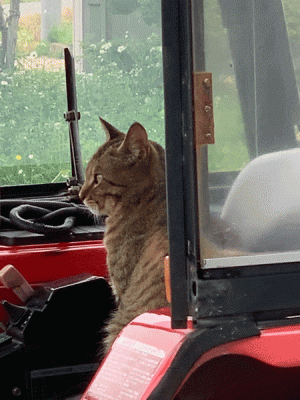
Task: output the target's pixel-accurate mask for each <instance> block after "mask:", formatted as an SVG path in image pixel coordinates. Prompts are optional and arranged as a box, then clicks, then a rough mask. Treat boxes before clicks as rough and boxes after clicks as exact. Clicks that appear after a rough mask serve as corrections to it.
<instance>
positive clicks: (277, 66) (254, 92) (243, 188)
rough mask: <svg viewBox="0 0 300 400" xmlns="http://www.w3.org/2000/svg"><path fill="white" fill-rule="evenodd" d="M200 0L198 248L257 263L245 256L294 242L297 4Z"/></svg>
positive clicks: (295, 246) (299, 213) (298, 158)
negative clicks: (204, 137) (202, 97)
mask: <svg viewBox="0 0 300 400" xmlns="http://www.w3.org/2000/svg"><path fill="white" fill-rule="evenodd" d="M204 4H205V7H204V16H205V19H204V21H205V50H206V52H205V57H206V70H208V71H211V72H212V73H213V96H214V117H215V140H216V144H215V145H211V146H209V148H208V159H209V161H208V165H209V187H210V189H209V196H210V198H209V204H210V206H209V209H210V223H209V225H210V226H209V228H208V229H207V230H206V234H205V235H204V236H205V237H207V238H208V242H205V241H202V243H201V245H202V248H201V254H202V258H204V259H209V258H214V257H216V258H223V257H231V256H235V255H236V256H240V257H241V259H243V261H241V265H245V264H246V263H247V264H249V263H250V264H251V263H255V264H257V263H260V262H261V263H265V262H267V261H266V260H265V261H264V260H263V259H262V258H260V261H258V260H257V259H255V257H253V256H255V255H259V257H262V255H263V254H264V253H271V252H286V251H291V250H299V249H300V233H299V232H300V229H299V228H300V208H299V199H300V189H299V188H300V149H298V147H299V144H298V141H299V122H300V107H299V87H300V68H299V60H300V47H299V43H300V13H299V7H298V5H297V2H296V1H294V0H284V1H283V2H281V0H265V1H261V2H257V1H246V0H242V1H236V0H218V1H217V0H215V1H214V0H213V1H211V0H210V1H205V2H204ZM242 256H247V260H246V259H244V258H243V257H242ZM251 257H252V258H253V262H251V261H249V260H250V258H251ZM269 262H270V261H269ZM273 262H276V260H274V261H273ZM243 263H244V264H243ZM217 264H218V265H219V266H220V265H221V264H222V262H220V260H217V261H216V262H213V260H206V266H217ZM222 265H226V262H225V264H222ZM228 265H230V264H228Z"/></svg>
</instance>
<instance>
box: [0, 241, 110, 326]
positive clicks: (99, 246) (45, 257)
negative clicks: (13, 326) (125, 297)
mask: <svg viewBox="0 0 300 400" xmlns="http://www.w3.org/2000/svg"><path fill="white" fill-rule="evenodd" d="M7 264H12V265H13V266H14V267H16V268H17V270H18V271H19V272H20V273H21V274H22V275H23V276H24V277H25V279H26V280H27V281H28V282H29V283H30V284H32V285H33V286H35V285H36V284H41V283H43V282H50V281H53V280H56V279H60V278H65V277H68V276H73V275H78V274H81V273H83V272H86V273H90V274H93V275H96V276H104V277H107V268H106V251H105V247H104V244H103V241H102V240H94V241H86V242H84V241H81V242H65V243H49V244H40V245H24V246H0V269H2V268H3V267H5V265H7ZM4 299H5V300H8V301H12V302H14V303H15V304H20V300H19V299H17V297H16V296H15V295H14V293H13V292H12V291H11V290H8V289H6V288H5V287H3V286H0V300H4ZM0 321H2V322H3V321H6V313H5V311H4V309H3V307H2V306H1V305H0Z"/></svg>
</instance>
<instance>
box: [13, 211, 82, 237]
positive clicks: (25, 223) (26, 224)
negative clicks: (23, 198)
mask: <svg viewBox="0 0 300 400" xmlns="http://www.w3.org/2000/svg"><path fill="white" fill-rule="evenodd" d="M75 209H76V208H75V207H74V209H73V211H74V210H75ZM58 211H61V210H58ZM49 214H51V211H50V210H49V209H45V208H42V207H36V206H33V205H29V204H25V205H24V204H23V205H20V206H18V207H15V208H13V209H12V210H11V211H10V213H9V218H10V220H11V221H12V222H13V223H14V224H15V225H16V226H17V227H18V228H20V229H23V230H26V231H29V232H35V233H42V234H47V233H54V232H56V233H57V232H64V231H68V230H70V229H71V228H73V226H74V224H75V220H76V217H75V216H67V217H66V218H65V220H64V222H63V224H61V225H47V224H45V223H43V222H38V221H36V220H35V219H32V217H35V218H36V217H37V216H38V217H45V216H46V215H49Z"/></svg>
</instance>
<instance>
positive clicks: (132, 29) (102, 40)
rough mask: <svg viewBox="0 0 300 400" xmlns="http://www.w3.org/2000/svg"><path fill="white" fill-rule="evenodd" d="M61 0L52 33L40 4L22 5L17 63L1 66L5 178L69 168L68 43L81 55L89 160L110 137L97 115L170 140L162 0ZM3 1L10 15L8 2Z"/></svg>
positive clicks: (0, 177) (42, 178)
mask: <svg viewBox="0 0 300 400" xmlns="http://www.w3.org/2000/svg"><path fill="white" fill-rule="evenodd" d="M47 1H48V2H50V3H51V1H50V0H47ZM47 1H45V2H44V4H47ZM56 1H57V3H61V7H62V13H61V22H60V23H59V24H57V21H56V22H55V24H53V25H52V26H50V27H49V26H48V28H49V29H48V33H47V34H46V36H45V29H42V26H43V21H42V20H41V15H42V10H41V6H42V5H41V3H38V2H35V3H30V2H29V3H27V2H26V3H21V4H20V11H21V17H20V20H19V30H18V40H17V53H16V61H15V69H14V71H9V70H8V69H6V68H5V66H4V65H3V64H2V66H0V68H1V70H0V107H1V121H0V149H1V151H0V171H1V172H0V185H15V184H36V183H50V182H59V181H65V180H66V178H67V177H68V176H69V175H70V174H71V168H70V154H69V153H70V149H69V141H68V125H67V123H66V122H65V121H64V118H63V114H64V112H66V110H67V100H66V90H65V72H64V60H63V48H64V47H65V46H66V45H67V46H69V47H70V48H71V50H73V52H75V57H76V60H77V67H78V71H77V76H76V80H77V98H78V110H79V111H80V112H81V119H80V121H79V132H80V142H81V147H82V155H83V161H84V163H85V162H87V160H88V159H89V158H90V156H91V155H92V154H93V153H94V152H95V150H96V148H98V147H99V146H100V145H101V144H102V143H103V141H104V140H105V134H104V132H103V131H102V130H101V127H100V123H99V118H98V117H99V116H101V117H102V118H104V119H106V120H108V121H109V122H110V123H112V124H113V125H114V126H116V127H118V128H119V129H120V130H124V131H126V130H127V129H128V128H129V126H130V125H131V124H132V123H133V122H134V121H139V122H140V123H142V124H143V125H144V126H145V128H146V129H147V131H148V133H149V136H150V138H151V139H152V140H156V141H158V142H160V143H161V144H164V108H163V84H162V47H161V33H160V30H161V28H160V23H161V22H160V1H157V0H156V1H143V4H140V3H137V2H133V1H130V0H128V1H123V2H122V4H121V2H119V1H110V2H103V1H100V0H99V1H93V2H81V1H79V0H78V1H77V0H74V1H73V0H61V1H60V0H56ZM4 3H5V2H4ZM8 3H9V2H8ZM51 4H52V3H51ZM104 4H105V5H104ZM73 5H74V6H75V8H74V9H73ZM3 8H4V16H5V17H7V16H8V14H9V4H4V5H3ZM100 22H101V23H100ZM47 24H49V19H48V20H47ZM103 26H105V29H103ZM44 28H45V27H44ZM100 28H101V29H100ZM41 34H42V36H43V37H41ZM0 59H1V57H0Z"/></svg>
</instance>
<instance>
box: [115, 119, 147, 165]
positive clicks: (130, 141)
mask: <svg viewBox="0 0 300 400" xmlns="http://www.w3.org/2000/svg"><path fill="white" fill-rule="evenodd" d="M124 150H125V151H130V153H132V154H133V155H134V156H135V157H139V156H141V155H142V156H143V155H146V154H147V153H148V150H149V141H148V135H147V132H146V129H145V128H144V127H143V125H141V124H139V123H138V122H134V123H133V124H132V125H131V127H130V128H129V131H128V132H127V134H126V136H125V139H124V141H123V143H122V144H121V146H120V147H119V151H124Z"/></svg>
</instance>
